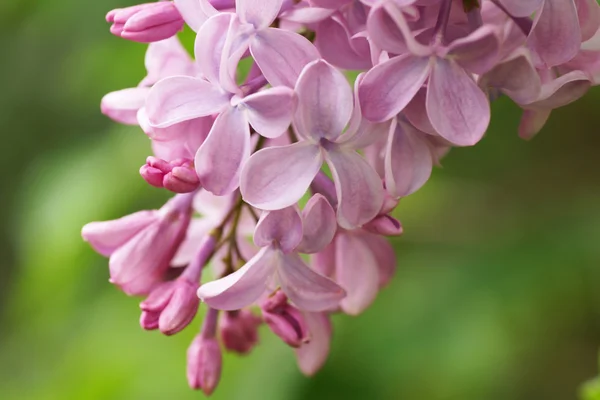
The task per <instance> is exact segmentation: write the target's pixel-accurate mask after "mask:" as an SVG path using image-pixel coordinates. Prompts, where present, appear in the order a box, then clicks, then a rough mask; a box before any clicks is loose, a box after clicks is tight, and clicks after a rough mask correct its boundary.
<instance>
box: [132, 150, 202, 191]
mask: <svg viewBox="0 0 600 400" xmlns="http://www.w3.org/2000/svg"><path fill="white" fill-rule="evenodd" d="M140 175H141V176H142V178H144V180H145V181H146V182H148V183H149V184H150V185H152V186H154V187H159V188H162V187H164V188H165V189H167V190H170V191H172V192H175V193H191V192H193V191H195V190H196V189H198V187H199V186H200V180H199V179H198V175H197V174H196V171H195V170H194V164H193V163H192V161H191V160H187V159H183V158H179V159H177V160H173V161H171V162H168V161H165V160H161V159H159V158H156V157H152V156H151V157H148V158H147V159H146V164H144V165H142V167H141V168H140Z"/></svg>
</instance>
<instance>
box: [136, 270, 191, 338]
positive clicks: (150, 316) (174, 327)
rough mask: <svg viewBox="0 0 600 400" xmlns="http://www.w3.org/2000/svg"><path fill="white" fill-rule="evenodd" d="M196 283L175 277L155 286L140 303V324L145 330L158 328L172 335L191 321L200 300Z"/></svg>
mask: <svg viewBox="0 0 600 400" xmlns="http://www.w3.org/2000/svg"><path fill="white" fill-rule="evenodd" d="M197 290H198V284H197V283H192V282H190V281H188V280H187V279H177V280H176V281H174V282H167V283H164V284H162V285H160V286H159V287H158V288H156V289H155V290H154V291H152V293H151V294H150V296H148V299H146V301H144V302H142V303H141V304H140V308H141V309H142V311H143V312H142V317H141V319H140V325H141V326H142V328H144V329H146V330H153V329H157V328H158V329H160V331H161V332H162V333H164V334H165V335H169V336H170V335H174V334H176V333H177V332H180V331H181V330H183V329H184V328H185V327H186V326H188V325H189V324H190V322H192V320H193V319H194V317H195V316H196V313H197V312H198V305H199V304H200V300H199V299H198V297H197V296H196V291H197Z"/></svg>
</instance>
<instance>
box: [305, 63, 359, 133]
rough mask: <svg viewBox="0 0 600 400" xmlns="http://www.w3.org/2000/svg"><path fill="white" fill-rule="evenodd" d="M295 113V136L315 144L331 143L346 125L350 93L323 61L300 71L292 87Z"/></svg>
mask: <svg viewBox="0 0 600 400" xmlns="http://www.w3.org/2000/svg"><path fill="white" fill-rule="evenodd" d="M296 94H297V96H298V110H297V111H296V115H295V116H294V123H295V124H296V126H297V128H298V133H299V134H300V135H302V136H304V137H310V138H313V139H314V140H316V141H318V140H319V139H321V138H326V139H329V140H335V139H336V138H337V137H339V136H340V135H341V133H342V131H343V130H344V128H345V127H346V125H347V124H348V122H349V121H350V117H351V115H352V107H353V102H354V100H353V97H352V89H351V88H350V85H349V84H348V80H347V79H346V77H345V76H344V74H342V73H341V72H340V71H339V70H337V69H336V68H334V67H332V66H331V65H330V64H329V63H327V62H326V61H323V60H318V61H314V62H312V63H311V64H309V65H307V66H306V68H304V70H303V71H302V74H301V75H300V77H299V78H298V83H297V84H296Z"/></svg>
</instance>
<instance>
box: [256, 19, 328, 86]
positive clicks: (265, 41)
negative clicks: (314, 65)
mask: <svg viewBox="0 0 600 400" xmlns="http://www.w3.org/2000/svg"><path fill="white" fill-rule="evenodd" d="M250 52H251V53H252V57H253V58H254V60H255V61H256V63H257V64H258V66H259V67H260V69H261V71H262V72H263V75H264V76H265V78H266V79H267V81H269V83H270V84H271V85H272V86H287V87H289V88H293V87H294V86H295V85H296V80H298V76H300V72H302V69H303V68H304V66H305V65H306V64H308V63H310V62H311V61H315V60H317V59H319V58H320V55H319V52H318V51H317V49H316V47H315V46H314V45H313V44H312V43H311V42H310V41H309V40H308V39H306V38H305V37H303V36H301V35H298V34H297V33H295V32H290V31H286V30H283V29H276V28H267V29H263V30H261V31H260V32H258V34H257V35H256V37H255V39H254V40H253V41H252V44H251V45H250Z"/></svg>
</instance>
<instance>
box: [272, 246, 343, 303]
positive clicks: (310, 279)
mask: <svg viewBox="0 0 600 400" xmlns="http://www.w3.org/2000/svg"><path fill="white" fill-rule="evenodd" d="M280 257H281V259H280V265H279V266H278V268H277V275H278V279H279V284H280V285H281V289H282V290H283V292H284V293H285V294H286V295H287V296H288V298H289V299H290V300H291V301H292V302H293V303H294V304H295V305H296V306H297V307H298V308H299V309H301V310H303V311H315V312H317V311H326V310H334V309H336V308H337V307H338V305H339V302H340V300H341V299H343V298H344V296H345V293H344V290H343V289H342V288H341V287H340V286H339V285H338V284H336V283H335V282H334V281H332V280H331V279H329V278H326V277H324V276H322V275H319V274H317V273H316V272H315V271H313V270H312V269H310V268H309V267H308V266H307V265H306V264H305V263H304V261H302V258H300V256H299V255H298V254H296V253H291V254H285V255H284V254H281V255H280Z"/></svg>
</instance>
